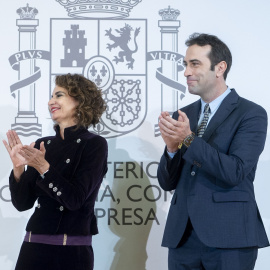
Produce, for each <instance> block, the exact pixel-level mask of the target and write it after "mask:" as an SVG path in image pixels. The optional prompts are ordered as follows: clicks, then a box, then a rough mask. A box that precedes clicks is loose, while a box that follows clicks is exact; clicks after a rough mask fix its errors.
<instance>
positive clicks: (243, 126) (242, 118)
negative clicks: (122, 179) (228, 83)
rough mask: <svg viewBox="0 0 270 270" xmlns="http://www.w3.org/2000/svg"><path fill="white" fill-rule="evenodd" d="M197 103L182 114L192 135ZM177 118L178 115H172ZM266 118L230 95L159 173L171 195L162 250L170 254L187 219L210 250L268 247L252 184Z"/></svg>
mask: <svg viewBox="0 0 270 270" xmlns="http://www.w3.org/2000/svg"><path fill="white" fill-rule="evenodd" d="M200 107H201V102H200V100H198V101H197V102H195V103H193V104H191V105H188V106H186V107H185V108H183V109H182V111H184V112H185V113H186V114H187V117H188V118H189V120H190V126H191V130H192V131H193V132H196V129H197V122H198V115H199V112H200ZM173 118H174V119H177V118H178V113H177V112H175V113H174V115H173ZM266 131H267V114H266V111H265V110H264V109H263V108H262V107H260V106H259V105H257V104H255V103H253V102H251V101H248V100H246V99H243V98H241V97H239V96H238V95H237V93H236V92H235V90H234V89H232V91H231V93H230V94H229V95H228V96H226V98H225V99H224V100H223V102H222V103H221V105H220V107H219V109H218V110H217V112H216V113H215V115H214V116H213V118H212V119H211V121H210V122H209V124H208V126H207V129H206V131H205V133H204V135H203V137H202V138H199V137H195V139H194V141H193V142H192V143H191V145H190V146H189V148H188V149H186V148H185V147H182V149H181V150H180V151H178V152H177V154H176V155H175V156H174V158H173V159H172V160H170V159H169V157H168V156H167V153H166V149H165V152H164V154H163V156H162V157H161V161H160V165H159V167H158V180H159V183H160V185H161V187H162V188H163V189H164V190H174V189H175V193H174V195H173V198H172V201H171V207H170V211H169V215H168V219H167V223H166V227H165V232H164V237H163V242H162V245H163V246H167V247H171V248H175V247H176V246H177V245H178V243H179V242H180V240H181V238H182V235H183V233H184V230H185V227H186V224H187V221H188V218H190V220H191V223H192V225H193V227H194V230H195V231H196V233H197V235H198V237H199V238H200V240H201V241H202V242H203V243H204V244H206V245H207V246H209V247H216V248H242V247H264V246H268V245H269V242H268V239H267V236H266V232H265V229H264V226H263V223H262V219H261V216H260V213H259V210H258V208H257V204H256V201H255V195H254V186H253V181H254V177H255V171H256V167H257V162H258V159H259V156H260V154H261V152H262V151H263V148H264V143H265V139H266Z"/></svg>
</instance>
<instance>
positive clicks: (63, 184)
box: [3, 74, 108, 270]
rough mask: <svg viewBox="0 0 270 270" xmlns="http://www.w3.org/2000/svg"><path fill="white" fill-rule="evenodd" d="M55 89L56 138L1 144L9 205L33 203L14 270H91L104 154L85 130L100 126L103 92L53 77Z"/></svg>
mask: <svg viewBox="0 0 270 270" xmlns="http://www.w3.org/2000/svg"><path fill="white" fill-rule="evenodd" d="M55 84H56V86H55V88H54V91H53V94H52V98H51V99H50V101H49V103H48V105H49V111H50V113H51V118H52V120H53V121H54V122H55V126H54V128H55V131H56V134H55V136H50V137H45V138H42V139H39V140H37V141H36V143H33V144H31V145H30V146H27V145H22V143H21V141H20V139H19V137H18V135H17V134H16V132H15V131H8V132H7V138H8V142H6V141H3V142H4V144H5V146H6V149H7V151H8V153H9V155H10V158H11V160H12V163H13V170H12V172H11V174H10V191H11V198H12V203H13V205H14V206H15V207H16V209H18V210H19V211H24V210H28V209H30V208H32V207H33V205H34V203H35V202H36V201H37V205H36V207H35V211H34V213H33V215H32V216H31V218H30V220H29V221H28V224H27V226H26V236H25V239H24V242H23V244H22V247H21V250H20V254H19V258H18V261H17V264H16V268H15V269H16V270H26V269H27V270H37V269H39V270H42V269H44V270H45V269H46V270H48V269H53V270H60V269H61V270H62V269H63V270H64V269H65V270H68V269H72V270H76V269H78V270H90V269H93V261H94V257H93V250H92V246H91V237H92V235H95V234H97V233H98V229H97V222H96V217H95V215H94V204H95V199H96V196H97V194H98V190H99V187H100V184H101V182H102V179H103V177H104V175H105V173H106V172H107V152H108V149H107V142H106V140H105V139H104V138H102V137H100V136H97V135H94V134H92V133H90V132H89V131H88V130H87V128H88V127H89V126H90V125H93V126H95V124H97V123H98V122H99V118H100V116H101V115H102V113H103V112H104V110H105V102H104V100H103V99H102V93H101V90H100V89H98V88H97V87H96V85H95V84H94V83H93V82H91V81H89V80H88V79H86V78H84V77H83V76H81V75H77V74H75V75H71V74H67V75H61V76H56V78H55ZM25 165H28V166H27V169H26V170H25V169H24V168H25Z"/></svg>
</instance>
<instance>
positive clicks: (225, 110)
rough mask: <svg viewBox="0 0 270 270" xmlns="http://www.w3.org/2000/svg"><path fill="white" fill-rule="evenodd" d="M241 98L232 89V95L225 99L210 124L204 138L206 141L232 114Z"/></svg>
mask: <svg viewBox="0 0 270 270" xmlns="http://www.w3.org/2000/svg"><path fill="white" fill-rule="evenodd" d="M238 99H239V96H238V94H237V93H236V91H235V90H234V89H231V93H230V94H229V95H228V96H226V97H225V98H224V100H223V101H222V103H221V104H220V107H219V108H218V110H217V111H216V113H215V115H214V116H213V118H212V119H211V121H210V123H209V124H208V126H207V128H206V130H205V132H204V134H203V136H202V138H203V139H204V140H205V141H208V139H209V138H210V137H211V135H212V133H213V132H214V131H215V130H216V129H217V127H218V126H219V125H221V124H222V123H223V122H224V120H225V119H226V118H227V117H228V116H229V115H230V114H231V112H232V111H233V110H234V109H235V108H236V106H237V103H238Z"/></svg>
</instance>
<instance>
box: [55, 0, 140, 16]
mask: <svg viewBox="0 0 270 270" xmlns="http://www.w3.org/2000/svg"><path fill="white" fill-rule="evenodd" d="M56 1H57V2H59V4H61V5H62V6H64V7H65V8H66V10H67V11H68V16H70V17H75V18H103V19H104V18H107V19H113V18H114V19H115V18H124V17H128V16H129V12H130V11H131V9H132V8H133V7H134V6H136V5H137V4H138V3H139V2H141V1H142V0H56Z"/></svg>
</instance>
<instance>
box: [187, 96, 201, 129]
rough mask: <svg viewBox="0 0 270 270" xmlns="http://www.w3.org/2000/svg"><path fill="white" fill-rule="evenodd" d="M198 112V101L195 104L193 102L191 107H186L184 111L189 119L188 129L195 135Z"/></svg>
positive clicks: (199, 103)
mask: <svg viewBox="0 0 270 270" xmlns="http://www.w3.org/2000/svg"><path fill="white" fill-rule="evenodd" d="M200 110H201V100H200V99H199V100H197V101H196V102H194V103H193V104H192V105H191V106H188V108H187V110H186V111H185V113H186V114H187V117H188V119H189V124H190V129H191V131H193V132H194V133H197V126H198V120H199V113H200Z"/></svg>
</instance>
